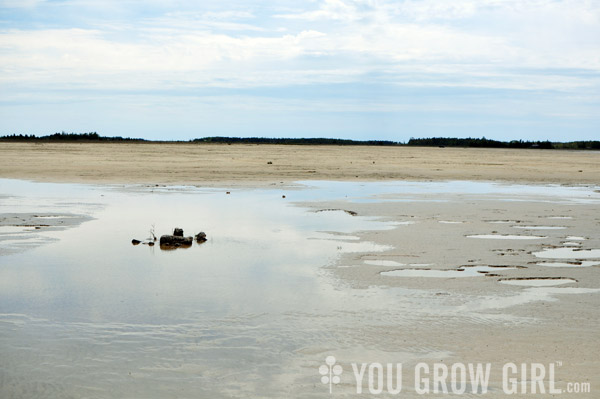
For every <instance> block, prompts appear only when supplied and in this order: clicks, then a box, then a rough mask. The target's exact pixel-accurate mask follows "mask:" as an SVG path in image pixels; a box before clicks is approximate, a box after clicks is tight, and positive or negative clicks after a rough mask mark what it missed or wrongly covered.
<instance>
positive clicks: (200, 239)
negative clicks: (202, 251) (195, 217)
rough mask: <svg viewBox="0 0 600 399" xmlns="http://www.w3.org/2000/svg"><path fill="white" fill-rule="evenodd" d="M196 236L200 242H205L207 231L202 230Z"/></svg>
mask: <svg viewBox="0 0 600 399" xmlns="http://www.w3.org/2000/svg"><path fill="white" fill-rule="evenodd" d="M195 238H196V242H197V243H198V244H200V243H203V242H205V241H206V233H205V232H203V231H201V232H200V233H198V234H196V237H195Z"/></svg>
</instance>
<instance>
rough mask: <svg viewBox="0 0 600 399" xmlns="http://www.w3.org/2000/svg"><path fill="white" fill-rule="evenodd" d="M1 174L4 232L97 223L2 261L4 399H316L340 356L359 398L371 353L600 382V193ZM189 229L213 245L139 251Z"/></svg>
mask: <svg viewBox="0 0 600 399" xmlns="http://www.w3.org/2000/svg"><path fill="white" fill-rule="evenodd" d="M3 183H4V184H3V186H2V188H3V189H4V191H3V192H0V196H2V200H3V202H2V203H1V204H2V207H0V211H1V212H3V213H4V215H5V217H7V220H9V219H10V221H9V222H7V223H6V224H5V225H4V226H0V227H5V228H6V229H5V230H6V231H5V234H18V233H19V232H18V231H14V229H20V228H23V229H28V228H30V227H28V226H18V225H17V224H18V223H16V222H15V220H17V219H19V220H21V221H22V222H23V223H25V224H28V225H29V224H32V225H35V223H41V222H37V221H36V222H35V223H32V221H33V220H35V219H41V220H44V224H48V225H49V226H41V225H40V226H39V227H41V228H44V227H52V226H51V224H55V223H58V224H61V223H60V222H61V221H62V222H63V223H62V224H64V223H67V220H69V219H72V220H75V219H76V217H77V215H83V216H85V217H87V218H89V219H88V220H86V221H85V222H83V221H82V223H81V224H76V225H75V224H74V225H71V226H70V228H66V229H57V230H52V231H48V232H46V233H45V234H46V235H47V237H48V239H49V241H47V242H45V243H44V245H39V246H36V247H35V248H30V249H28V250H27V251H21V252H19V253H11V254H6V255H4V256H0V332H1V334H0V358H2V359H3V367H4V369H3V374H2V375H1V378H2V380H1V381H0V393H1V395H0V396H2V397H23V396H24V395H25V396H26V393H28V392H36V393H38V394H39V395H38V396H42V397H57V398H58V397H85V396H90V397H91V396H99V397H108V396H111V395H112V396H115V395H116V396H127V397H145V398H155V397H156V398H160V397H165V396H169V394H170V393H172V392H174V391H177V392H180V393H181V395H182V396H184V397H196V396H200V397H231V396H233V397H236V396H237V397H247V396H256V397H272V398H279V397H307V398H311V397H315V398H317V397H323V395H327V390H326V388H325V387H324V386H323V385H322V384H321V383H320V381H319V378H320V375H319V373H318V370H319V367H320V366H321V365H322V364H323V362H324V360H325V358H326V357H327V356H329V355H334V356H335V357H336V359H337V361H338V363H339V364H340V365H341V366H343V368H344V374H343V375H342V377H343V379H342V383H341V384H340V385H339V386H337V387H336V391H335V392H336V393H338V394H342V395H344V394H345V395H346V396H349V397H350V396H353V395H355V390H354V389H355V386H354V385H353V384H352V378H351V375H352V371H351V370H352V367H351V363H357V362H358V363H360V362H380V363H386V362H394V363H396V362H401V363H403V364H404V365H405V366H404V367H405V368H406V369H407V370H409V369H411V368H412V367H414V365H415V364H416V363H418V362H426V363H433V362H440V361H443V362H444V363H446V364H451V363H454V362H457V363H469V362H486V363H487V362H490V363H493V364H494V365H495V366H496V368H499V367H501V366H502V365H503V364H505V363H507V362H513V363H515V364H521V363H542V364H546V365H548V364H550V363H553V364H554V363H555V362H561V363H560V364H561V365H562V366H561V367H560V368H558V370H557V372H556V376H557V381H558V387H559V388H563V389H564V388H565V387H566V383H567V382H580V383H584V382H589V383H591V386H592V389H595V387H598V386H600V377H599V376H600V364H599V362H598V359H599V358H600V352H599V349H598V345H597V342H598V331H599V328H600V306H598V305H599V304H600V299H599V298H600V276H599V273H598V272H599V270H600V268H599V267H598V265H596V262H597V261H600V258H599V257H598V254H599V253H598V250H599V249H600V236H599V234H598V231H600V230H599V228H598V227H599V226H600V212H599V207H600V193H599V192H597V189H598V188H597V187H590V186H589V185H583V186H579V185H577V186H572V187H566V186H559V185H532V184H527V185H511V184H505V183H490V182H473V181H449V182H439V181H437V182H408V181H402V182H394V181H391V182H339V181H338V182H332V181H300V182H295V183H294V185H293V187H291V186H290V185H285V186H277V187H271V186H269V187H265V186H268V184H265V185H263V186H262V188H254V189H245V188H236V189H230V188H211V189H206V188H197V187H190V186H185V187H184V186H162V185H159V186H156V185H153V184H152V185H151V184H141V185H125V186H123V185H111V186H107V185H102V186H81V185H68V184H67V185H64V184H59V185H55V184H48V183H27V182H20V181H7V180H4V181H3ZM50 200H51V201H50ZM48 204H50V208H48V207H47V205H48ZM173 204H176V206H173ZM6 215H12V216H10V218H9V217H8V216H6ZM15 218H17V219H15ZM13 219H14V220H13ZM444 222H460V223H444ZM498 222H501V223H498ZM173 225H177V226H180V227H182V228H183V229H184V230H186V231H193V230H196V229H198V228H201V229H202V230H204V231H206V232H207V234H208V237H209V240H208V241H207V242H206V243H204V244H203V245H196V246H193V247H191V248H187V249H181V250H177V251H161V250H160V249H159V248H156V246H154V247H149V246H143V245H139V246H133V245H131V237H132V236H135V237H137V236H139V237H143V235H145V234H147V233H148V229H149V228H151V227H156V229H157V231H158V232H159V234H160V232H161V231H164V230H165V229H167V228H170V227H172V226H173ZM519 226H526V228H525V229H522V228H518V227H519ZM539 226H543V227H545V228H544V229H536V228H535V227H539ZM550 227H552V228H550ZM11 229H13V230H11ZM33 229H34V232H35V231H36V229H35V226H34V227H33ZM542 232H543V234H541V233H542ZM30 233H31V232H30V231H23V232H22V234H30ZM479 236H493V237H494V238H491V239H489V238H484V239H480V238H473V237H479ZM507 236H511V237H512V236H517V237H528V236H529V237H536V238H535V239H505V238H503V239H495V237H507ZM537 237H544V238H543V239H541V238H537ZM569 242H576V243H579V244H580V245H578V246H576V247H573V246H569V245H566V243H569ZM545 263H548V264H552V267H548V266H547V265H544V264H545ZM561 264H564V265H568V266H567V267H562V266H561ZM584 265H585V266H584ZM506 281H510V282H513V283H509V284H507V283H505V282H506ZM514 282H516V284H515V283H514ZM40 359H43V363H42V366H40ZM47 365H52V366H53V367H47ZM82 370H83V372H82ZM249 370H250V371H249ZM232 376H234V378H233V377H232ZM92 377H93V378H92ZM501 386H502V382H501V380H500V376H499V375H498V374H492V376H491V381H490V387H491V389H492V392H490V393H489V394H488V395H487V396H485V397H504V396H503V395H502V394H500V395H496V394H494V393H493V392H495V393H498V392H499V390H501ZM594 394H595V393H594V391H592V393H591V394H590V395H588V396H586V395H585V394H579V395H578V396H577V397H589V398H592V397H595V396H593V395H594ZM403 397H422V396H421V395H417V394H415V392H414V391H411V390H410V387H408V386H407V388H406V389H405V391H404V393H403Z"/></svg>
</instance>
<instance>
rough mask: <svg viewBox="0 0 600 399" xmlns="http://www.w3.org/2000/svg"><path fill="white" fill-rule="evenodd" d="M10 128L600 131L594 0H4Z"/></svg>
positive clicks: (148, 132) (598, 29)
mask: <svg viewBox="0 0 600 399" xmlns="http://www.w3.org/2000/svg"><path fill="white" fill-rule="evenodd" d="M0 70H1V72H0V134H11V133H24V134H38V135H39V134H48V133H53V132H56V131H68V132H71V131H74V132H87V131H98V132H99V133H100V134H103V135H108V136H114V135H120V136H130V137H144V138H149V139H189V138H195V137H204V136H264V137H341V138H352V139H382V140H396V141H405V140H408V139H409V138H410V137H430V136H459V137H467V136H472V137H481V136H485V137H488V138H495V139H504V140H511V139H521V138H522V139H530V140H538V139H550V140H562V141H567V140H592V139H596V140H598V139H600V134H599V132H600V1H597V0H528V1H518V0H451V1H450V0H438V1H433V0H397V1H386V0H312V1H288V0H278V1H260V2H259V1H255V0H245V1H241V0H221V1H218V2H213V1H180V0H160V1H159V0H146V1H138V0H106V1H93V0H0Z"/></svg>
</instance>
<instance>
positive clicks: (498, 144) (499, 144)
mask: <svg viewBox="0 0 600 399" xmlns="http://www.w3.org/2000/svg"><path fill="white" fill-rule="evenodd" d="M406 145H409V146H422V147H482V148H483V147H486V148H541V149H571V150H600V141H571V142H566V143H565V142H551V141H548V140H545V141H523V140H512V141H498V140H489V139H486V138H485V137H483V138H480V139H479V138H470V137H469V138H451V137H432V138H423V139H415V138H411V139H410V140H409V141H408V143H407V144H406Z"/></svg>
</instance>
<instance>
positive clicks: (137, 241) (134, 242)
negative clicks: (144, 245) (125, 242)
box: [131, 238, 141, 245]
mask: <svg viewBox="0 0 600 399" xmlns="http://www.w3.org/2000/svg"><path fill="white" fill-rule="evenodd" d="M131 243H132V244H133V245H138V244H139V243H141V241H140V240H136V239H135V238H134V239H133V240H131Z"/></svg>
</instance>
